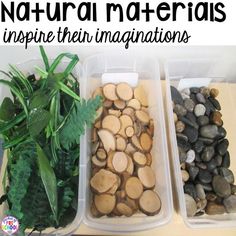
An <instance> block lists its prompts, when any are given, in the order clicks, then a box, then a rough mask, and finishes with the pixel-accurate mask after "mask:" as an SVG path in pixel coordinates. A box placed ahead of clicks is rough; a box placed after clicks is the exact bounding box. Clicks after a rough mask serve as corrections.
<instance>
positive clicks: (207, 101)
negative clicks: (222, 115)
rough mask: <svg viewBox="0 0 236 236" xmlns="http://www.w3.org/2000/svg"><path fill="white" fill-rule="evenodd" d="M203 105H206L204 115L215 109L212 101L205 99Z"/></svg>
mask: <svg viewBox="0 0 236 236" xmlns="http://www.w3.org/2000/svg"><path fill="white" fill-rule="evenodd" d="M204 105H205V107H206V115H207V116H209V115H210V114H211V112H213V111H215V110H216V109H215V107H214V106H213V105H212V103H211V102H210V101H209V100H208V99H206V102H205V103H204Z"/></svg>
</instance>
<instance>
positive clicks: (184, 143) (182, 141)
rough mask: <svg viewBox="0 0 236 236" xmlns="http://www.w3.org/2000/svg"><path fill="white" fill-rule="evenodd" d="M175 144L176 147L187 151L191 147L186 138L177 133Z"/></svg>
mask: <svg viewBox="0 0 236 236" xmlns="http://www.w3.org/2000/svg"><path fill="white" fill-rule="evenodd" d="M184 136H185V135H184ZM177 144H178V147H180V148H182V149H183V150H184V151H185V152H187V151H188V150H189V149H190V148H191V145H190V143H189V142H188V138H187V140H186V139H185V138H184V137H181V136H179V135H178V134H177Z"/></svg>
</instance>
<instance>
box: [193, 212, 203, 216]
mask: <svg viewBox="0 0 236 236" xmlns="http://www.w3.org/2000/svg"><path fill="white" fill-rule="evenodd" d="M204 214H205V211H199V212H197V213H196V214H195V216H202V215H204Z"/></svg>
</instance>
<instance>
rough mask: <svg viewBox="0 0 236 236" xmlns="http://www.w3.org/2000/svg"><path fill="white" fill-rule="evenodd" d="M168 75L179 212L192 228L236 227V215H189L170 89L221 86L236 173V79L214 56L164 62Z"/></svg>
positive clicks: (228, 136) (169, 109) (167, 101)
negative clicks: (232, 77)
mask: <svg viewBox="0 0 236 236" xmlns="http://www.w3.org/2000/svg"><path fill="white" fill-rule="evenodd" d="M228 69H230V68H228ZM232 69H233V68H232ZM165 76H166V80H165V81H166V83H165V86H166V96H165V98H166V101H165V102H166V106H167V112H168V129H169V138H170V148H171V151H172V162H173V165H174V178H175V181H176V188H177V193H178V201H179V207H180V214H181V215H182V217H183V219H184V222H185V223H186V225H187V226H189V227H191V228H207V227H214V228H216V227H236V214H223V215H213V216H212V215H206V214H204V215H203V216H198V217H187V214H186V206H185V198H184V191H183V184H182V177H181V171H180V163H179V154H178V147H177V140H176V134H175V125H174V117H173V106H172V100H171V92H170V86H171V85H172V86H175V87H176V88H178V89H179V88H180V87H181V88H185V87H192V86H197V87H201V86H209V87H214V88H217V89H219V91H220V94H219V96H218V97H217V99H218V100H219V102H220V104H221V107H222V110H221V113H222V115H223V116H222V119H223V121H224V128H225V129H226V131H227V138H228V139H229V143H230V145H229V152H230V155H231V166H230V169H231V170H232V171H233V172H234V174H236V159H235V155H236V148H235V144H236V142H235V140H236V123H235V117H236V112H235V111H236V110H235V108H236V95H235V91H236V83H235V82H236V81H228V80H227V77H226V74H225V71H223V70H222V66H221V62H220V61H218V60H214V59H209V60H208V59H204V60H200V59H199V60H188V61H187V60H172V61H168V62H167V63H166V64H165Z"/></svg>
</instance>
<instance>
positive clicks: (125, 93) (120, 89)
mask: <svg viewBox="0 0 236 236" xmlns="http://www.w3.org/2000/svg"><path fill="white" fill-rule="evenodd" d="M116 94H117V95H118V97H119V98H120V99H121V100H124V101H129V100H130V99H132V98H133V89H132V88H131V86H130V85H129V84H127V83H120V84H118V85H117V86H116Z"/></svg>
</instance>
